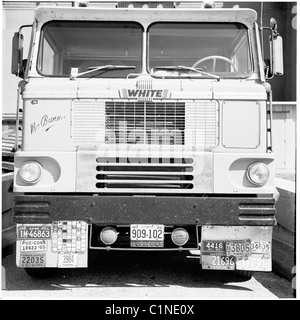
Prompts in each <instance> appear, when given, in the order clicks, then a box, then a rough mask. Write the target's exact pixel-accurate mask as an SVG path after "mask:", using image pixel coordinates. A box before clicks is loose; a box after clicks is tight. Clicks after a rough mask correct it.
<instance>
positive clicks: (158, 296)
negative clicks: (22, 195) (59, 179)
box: [1, 251, 294, 303]
mask: <svg viewBox="0 0 300 320" xmlns="http://www.w3.org/2000/svg"><path fill="white" fill-rule="evenodd" d="M293 294H294V291H293V288H292V284H291V282H290V281H289V280H287V279H285V278H281V277H279V276H278V275H276V274H274V273H272V272H271V273H265V272H255V273H253V276H252V278H251V279H250V280H245V279H243V278H241V277H239V276H237V275H236V274H234V273H233V272H231V271H207V270H202V269H201V267H200V265H199V259H198V257H197V256H196V255H191V254H183V253H178V252H176V253H175V252H173V253H162V252H156V253H154V252H152V253H149V252H133V253H130V252H102V251H101V252H100V251H93V252H91V254H90V256H89V268H87V269H59V270H57V273H56V274H55V275H53V276H52V277H50V278H48V279H34V278H31V277H30V276H28V275H27V274H26V273H25V271H24V270H23V269H20V268H17V267H16V266H15V255H14V253H13V252H9V253H8V254H7V255H6V256H5V257H3V259H2V290H1V296H2V299H4V300H18V299H21V300H30V299H40V300H43V299H45V300H112V301H117V300H223V299H230V300H235V299H237V300H250V299H251V300H252V299H255V300H273V299H293V298H294V297H293ZM107 303H109V301H107Z"/></svg>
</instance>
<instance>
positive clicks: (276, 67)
mask: <svg viewBox="0 0 300 320" xmlns="http://www.w3.org/2000/svg"><path fill="white" fill-rule="evenodd" d="M271 38H272V39H271V41H270V46H271V47H270V51H271V73H272V74H273V75H274V76H281V75H283V47H282V37H280V36H277V37H273V36H271Z"/></svg>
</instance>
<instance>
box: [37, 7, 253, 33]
mask: <svg viewBox="0 0 300 320" xmlns="http://www.w3.org/2000/svg"><path fill="white" fill-rule="evenodd" d="M34 17H35V19H36V21H37V22H38V25H42V24H44V23H46V22H48V21H51V20H64V21H66V20H72V21H74V20H76V21H136V22H139V23H141V24H142V25H145V26H148V25H150V24H151V23H154V22H161V21H164V22H222V23H223V22H232V23H242V24H244V25H246V26H247V27H248V28H250V27H252V26H253V23H254V22H255V21H256V19H257V13H256V11H255V10H253V9H244V8H238V9H234V8H230V9H228V8H227V9H219V8H218V9H215V8H209V9H203V8H200V9H199V8H184V9H182V8H172V9H157V8H155V9H152V8H151V9H149V8H147V9H142V8H138V9H137V8H133V9H129V8H94V7H38V8H37V9H36V10H35V15H34Z"/></svg>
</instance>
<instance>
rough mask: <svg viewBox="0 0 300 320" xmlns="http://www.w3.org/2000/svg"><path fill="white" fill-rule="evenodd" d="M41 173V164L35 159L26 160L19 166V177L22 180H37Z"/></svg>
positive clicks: (33, 181)
mask: <svg viewBox="0 0 300 320" xmlns="http://www.w3.org/2000/svg"><path fill="white" fill-rule="evenodd" d="M41 175H42V166H41V165H40V164H39V163H38V162H36V161H26V162H24V163H22V164H21V166H20V168H19V177H20V179H21V180H22V181H23V182H26V183H35V182H38V181H39V179H40V178H41Z"/></svg>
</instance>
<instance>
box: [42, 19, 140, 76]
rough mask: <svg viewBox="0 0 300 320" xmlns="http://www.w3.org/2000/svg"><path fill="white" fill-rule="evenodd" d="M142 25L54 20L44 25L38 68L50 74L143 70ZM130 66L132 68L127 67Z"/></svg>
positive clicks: (87, 74)
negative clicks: (95, 70)
mask: <svg viewBox="0 0 300 320" xmlns="http://www.w3.org/2000/svg"><path fill="white" fill-rule="evenodd" d="M142 35H143V30H142V27H141V25H139V24H138V23H134V22H87V21H51V22H49V23H47V24H46V25H45V26H44V27H43V29H42V35H41V41H40V48H39V59H38V71H39V72H40V73H41V74H43V75H46V76H63V77H69V76H70V75H73V76H76V74H81V73H84V72H86V71H88V70H91V68H94V69H96V68H99V67H102V66H118V67H116V68H112V67H111V68H99V72H86V73H85V74H83V75H82V77H87V78H90V77H101V78H105V77H110V78H112V77H118V78H122V77H124V78H125V77H127V75H128V74H130V73H139V72H141V67H142ZM127 66H129V67H128V68H126V67H127Z"/></svg>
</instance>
